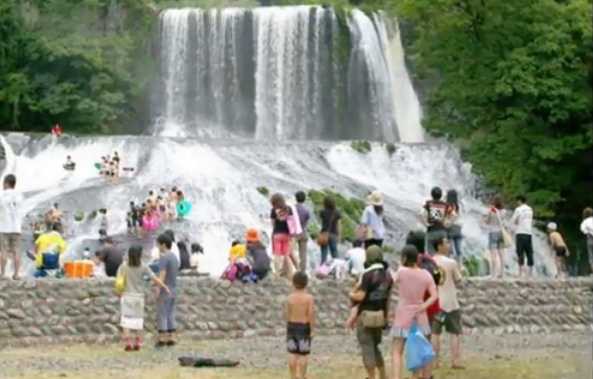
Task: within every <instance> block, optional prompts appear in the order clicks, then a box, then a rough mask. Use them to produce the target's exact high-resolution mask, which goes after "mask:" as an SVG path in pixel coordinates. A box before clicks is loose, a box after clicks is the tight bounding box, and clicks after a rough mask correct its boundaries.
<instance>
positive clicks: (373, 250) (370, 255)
mask: <svg viewBox="0 0 593 379" xmlns="http://www.w3.org/2000/svg"><path fill="white" fill-rule="evenodd" d="M381 262H383V249H381V248H380V247H379V246H377V245H373V246H369V247H368V248H367V250H366V259H365V263H366V264H367V265H372V264H375V263H381Z"/></svg>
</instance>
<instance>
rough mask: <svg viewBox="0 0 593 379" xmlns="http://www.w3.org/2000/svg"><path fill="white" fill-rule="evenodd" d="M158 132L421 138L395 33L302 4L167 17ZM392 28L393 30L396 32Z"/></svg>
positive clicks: (386, 25)
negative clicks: (343, 21) (345, 21)
mask: <svg viewBox="0 0 593 379" xmlns="http://www.w3.org/2000/svg"><path fill="white" fill-rule="evenodd" d="M160 17H161V33H160V52H161V54H160V67H161V76H160V86H158V88H159V91H158V98H159V101H158V102H157V106H156V109H155V110H154V115H155V122H154V125H155V126H154V127H155V129H154V131H155V132H156V133H157V134H160V135H165V136H186V135H194V136H204V135H206V136H223V135H228V134H232V135H238V136H246V137H255V138H256V139H269V138H274V139H283V138H290V139H295V138H296V139H330V140H335V139H345V138H346V139H349V138H365V139H373V140H385V141H400V140H401V141H403V142H421V141H422V140H423V139H422V132H421V130H422V129H421V127H420V117H421V112H420V107H419V103H418V100H417V98H416V95H415V93H414V91H413V88H412V85H411V83H410V79H409V77H408V75H407V71H406V68H405V62H404V59H403V49H402V48H401V41H400V37H399V33H398V32H397V27H396V26H395V27H394V26H393V25H391V21H389V20H388V19H386V18H385V17H384V16H382V15H379V14H377V15H374V17H373V18H372V19H371V18H369V17H368V16H367V15H366V14H364V13H363V12H361V11H358V10H354V11H352V13H351V15H350V17H349V20H348V26H345V25H343V24H341V23H340V22H339V20H338V17H337V16H336V13H335V12H334V11H333V9H331V8H324V7H311V6H295V7H262V8H254V9H237V8H227V9H220V10H202V9H170V10H166V11H164V12H163V13H162V15H161V16H160ZM388 31H389V32H388Z"/></svg>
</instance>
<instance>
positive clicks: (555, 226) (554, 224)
mask: <svg viewBox="0 0 593 379" xmlns="http://www.w3.org/2000/svg"><path fill="white" fill-rule="evenodd" d="M556 229H558V225H556V223H555V222H550V223H549V224H548V230H556Z"/></svg>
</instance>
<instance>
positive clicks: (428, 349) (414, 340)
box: [405, 322, 435, 371]
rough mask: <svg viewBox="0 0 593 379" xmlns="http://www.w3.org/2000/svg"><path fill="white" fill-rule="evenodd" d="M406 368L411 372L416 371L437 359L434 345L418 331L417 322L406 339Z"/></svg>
mask: <svg viewBox="0 0 593 379" xmlns="http://www.w3.org/2000/svg"><path fill="white" fill-rule="evenodd" d="M405 349H406V367H407V368H408V370H410V371H416V370H419V369H421V368H423V367H425V366H426V365H427V364H429V363H430V362H432V360H433V359H434V357H435V353H434V350H433V349H432V344H431V343H430V342H429V341H428V340H427V339H426V337H424V334H422V332H421V331H420V330H419V329H418V325H416V322H414V324H412V327H411V328H410V333H409V334H408V338H407V339H406V345H405Z"/></svg>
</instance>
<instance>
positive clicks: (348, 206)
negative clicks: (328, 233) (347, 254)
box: [308, 189, 366, 242]
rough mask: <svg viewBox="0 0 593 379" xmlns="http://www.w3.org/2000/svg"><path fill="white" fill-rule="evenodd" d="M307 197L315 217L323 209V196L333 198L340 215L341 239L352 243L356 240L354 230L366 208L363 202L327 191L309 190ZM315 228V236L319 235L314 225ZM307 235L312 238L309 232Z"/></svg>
mask: <svg viewBox="0 0 593 379" xmlns="http://www.w3.org/2000/svg"><path fill="white" fill-rule="evenodd" d="M308 195H309V200H310V201H311V203H313V211H314V212H315V216H316V217H319V212H321V210H322V209H323V199H324V198H325V196H331V197H333V198H334V200H335V201H336V207H337V208H338V210H339V211H340V213H341V214H342V238H343V239H344V240H345V241H349V242H353V241H354V240H355V239H356V228H357V226H358V223H359V220H360V217H361V216H362V212H363V211H364V208H365V206H366V204H365V202H364V201H362V200H360V199H357V198H347V197H345V196H344V195H342V194H339V193H337V192H335V191H332V190H329V189H325V190H321V191H319V190H310V191H309V193H308ZM316 227H317V228H318V230H317V234H319V230H320V227H319V225H318V224H316ZM309 234H310V235H311V237H313V238H314V236H313V234H312V233H311V232H309ZM315 237H316V235H315Z"/></svg>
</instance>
